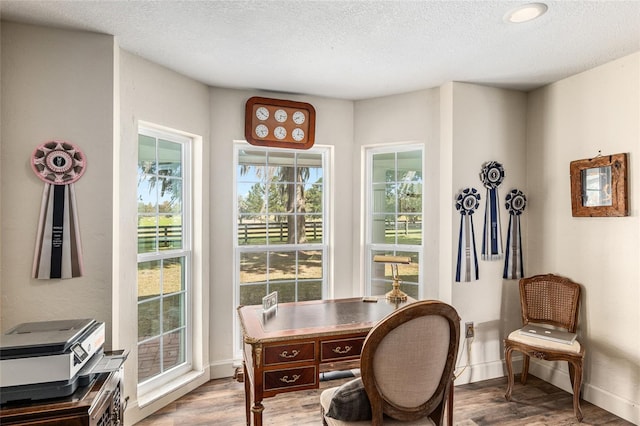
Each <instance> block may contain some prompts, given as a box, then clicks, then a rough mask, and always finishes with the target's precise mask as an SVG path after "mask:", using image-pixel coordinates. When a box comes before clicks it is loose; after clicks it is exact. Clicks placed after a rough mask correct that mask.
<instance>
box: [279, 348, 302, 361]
mask: <svg viewBox="0 0 640 426" xmlns="http://www.w3.org/2000/svg"><path fill="white" fill-rule="evenodd" d="M299 353H300V351H299V350H296V349H294V350H292V351H291V354H289V351H282V353H281V354H280V357H281V358H288V359H291V358H295V357H297V356H298V354H299Z"/></svg>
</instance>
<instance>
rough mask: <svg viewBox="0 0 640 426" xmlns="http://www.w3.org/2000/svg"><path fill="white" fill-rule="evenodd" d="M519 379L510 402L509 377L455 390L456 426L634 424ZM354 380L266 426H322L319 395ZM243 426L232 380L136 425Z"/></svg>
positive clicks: (270, 411)
mask: <svg viewBox="0 0 640 426" xmlns="http://www.w3.org/2000/svg"><path fill="white" fill-rule="evenodd" d="M518 379H519V378H518V377H516V383H515V385H514V389H513V396H512V401H511V402H507V401H506V400H505V399H504V393H505V390H506V387H507V384H506V382H507V379H506V378H498V379H492V380H486V381H482V382H477V383H471V384H466V385H461V386H456V388H455V393H454V395H455V402H454V414H453V422H454V424H455V425H457V426H476V425H477V426H485V425H491V426H493V425H535V426H547V425H548V426H567V425H577V424H581V425H585V426H588V425H621V426H622V425H631V423H629V422H626V421H624V420H622V419H620V418H619V417H616V416H615V415H613V414H611V413H609V412H607V411H605V410H603V409H601V408H599V407H596V406H595V405H593V404H590V403H588V402H586V401H584V400H583V401H581V406H582V412H583V414H584V420H583V422H582V423H578V421H577V420H576V418H575V417H574V415H573V406H572V395H571V394H569V393H567V392H565V391H563V390H561V389H559V388H557V387H556V386H553V385H551V384H549V383H546V382H544V381H542V380H540V379H538V378H537V377H535V376H531V375H529V378H528V379H527V384H526V385H522V384H521V383H520V382H519V380H518ZM348 380H351V379H336V380H329V381H323V382H321V383H320V389H319V390H307V391H299V392H292V393H287V394H281V395H278V396H276V397H273V398H267V399H265V400H264V401H263V404H264V406H265V410H264V413H263V421H264V424H265V425H273V426H276V425H277V426H289V425H291V426H320V425H321V424H322V420H321V418H320V403H319V397H320V392H321V391H322V390H323V389H326V388H328V387H332V386H337V385H339V384H342V383H344V382H346V381H348ZM205 425H206V426H214V425H215V426H244V425H246V421H245V410H244V385H243V384H242V383H238V382H236V381H235V380H234V379H232V378H228V379H217V380H212V381H210V382H208V383H206V384H204V385H203V386H201V387H199V388H198V389H196V390H194V391H193V392H191V393H189V394H187V395H185V396H184V397H182V398H180V399H178V400H177V401H175V402H173V403H171V404H169V405H168V406H166V407H165V408H163V409H162V410H160V411H158V412H156V413H155V414H153V415H151V416H150V417H147V418H146V419H144V420H142V421H141V422H139V423H137V425H136V426H205Z"/></svg>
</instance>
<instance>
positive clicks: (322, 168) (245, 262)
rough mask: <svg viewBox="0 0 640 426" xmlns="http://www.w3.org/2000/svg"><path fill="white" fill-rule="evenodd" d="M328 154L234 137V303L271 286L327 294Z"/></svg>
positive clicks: (284, 293) (299, 296) (283, 297)
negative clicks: (265, 145)
mask: <svg viewBox="0 0 640 426" xmlns="http://www.w3.org/2000/svg"><path fill="white" fill-rule="evenodd" d="M328 156H329V149H328V148H322V147H317V146H316V147H314V148H311V149H310V150H305V151H300V150H285V149H268V148H258V147H254V146H250V145H248V144H246V143H238V144H236V150H235V158H236V160H235V161H236V176H235V179H236V209H235V211H236V215H235V216H236V238H235V242H236V278H235V294H236V305H257V304H261V303H262V298H263V297H264V296H266V295H267V294H269V293H271V292H273V291H277V292H278V302H279V303H282V302H294V301H303V300H316V299H322V298H323V297H324V295H325V294H326V292H327V286H328V284H327V270H326V265H327V235H328V224H327V221H326V216H325V212H326V211H327V206H326V199H327V197H326V190H325V188H326V187H327V186H326V185H327V177H328V173H327V162H328ZM236 333H237V336H238V337H239V330H238V328H237V327H236ZM236 341H237V342H239V341H240V339H239V338H238V339H236ZM239 349H240V347H239V346H238V347H237V350H239Z"/></svg>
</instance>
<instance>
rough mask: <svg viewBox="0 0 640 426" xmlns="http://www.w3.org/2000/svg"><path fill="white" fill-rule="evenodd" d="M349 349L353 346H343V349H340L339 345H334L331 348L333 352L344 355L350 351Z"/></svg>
mask: <svg viewBox="0 0 640 426" xmlns="http://www.w3.org/2000/svg"><path fill="white" fill-rule="evenodd" d="M351 349H353V346H345V347H344V349H340V346H336V347H335V348H333V352H335V353H337V354H340V355H344V354H348V353H349V352H351Z"/></svg>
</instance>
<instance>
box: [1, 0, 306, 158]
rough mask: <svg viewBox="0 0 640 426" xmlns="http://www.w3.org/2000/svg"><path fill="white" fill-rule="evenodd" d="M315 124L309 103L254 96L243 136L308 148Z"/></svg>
mask: <svg viewBox="0 0 640 426" xmlns="http://www.w3.org/2000/svg"><path fill="white" fill-rule="evenodd" d="M0 1H1V0H0ZM315 125H316V111H315V109H314V108H313V106H312V105H311V104H308V103H306V102H297V101H289V100H284V99H271V98H262V97H257V96H254V97H252V98H250V99H248V100H247V103H246V105H245V128H244V134H245V138H246V140H247V142H249V143H250V144H252V145H257V146H268V147H276V148H293V149H309V148H311V147H312V146H313V143H314V141H315Z"/></svg>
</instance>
